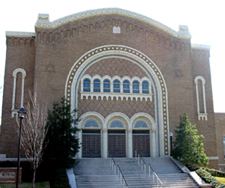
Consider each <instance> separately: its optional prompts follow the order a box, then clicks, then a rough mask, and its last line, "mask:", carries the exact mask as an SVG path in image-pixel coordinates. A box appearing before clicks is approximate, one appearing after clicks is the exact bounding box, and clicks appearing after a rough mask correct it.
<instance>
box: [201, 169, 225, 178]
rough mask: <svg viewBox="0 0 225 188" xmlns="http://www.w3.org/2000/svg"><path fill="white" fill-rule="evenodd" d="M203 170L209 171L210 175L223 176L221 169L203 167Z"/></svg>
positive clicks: (224, 174)
mask: <svg viewBox="0 0 225 188" xmlns="http://www.w3.org/2000/svg"><path fill="white" fill-rule="evenodd" d="M205 170H206V171H207V172H209V173H210V174H212V176H217V177H225V172H223V171H220V170H216V169H212V168H205Z"/></svg>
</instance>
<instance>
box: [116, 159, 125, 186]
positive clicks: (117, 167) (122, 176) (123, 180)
mask: <svg viewBox="0 0 225 188" xmlns="http://www.w3.org/2000/svg"><path fill="white" fill-rule="evenodd" d="M114 167H116V174H117V172H118V175H119V178H121V180H122V186H125V187H128V184H127V182H126V180H125V177H124V175H123V173H122V171H121V169H120V167H119V165H117V164H116V162H115V160H114V159H113V158H112V169H113V170H114Z"/></svg>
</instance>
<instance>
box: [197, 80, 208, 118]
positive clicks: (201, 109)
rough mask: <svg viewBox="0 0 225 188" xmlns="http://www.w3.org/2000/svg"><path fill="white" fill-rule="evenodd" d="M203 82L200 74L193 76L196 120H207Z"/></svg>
mask: <svg viewBox="0 0 225 188" xmlns="http://www.w3.org/2000/svg"><path fill="white" fill-rule="evenodd" d="M205 83H206V82H205V79H204V78H203V77H202V76H197V77H196V78H195V86H196V99H197V112H198V120H207V108H206V93H205Z"/></svg>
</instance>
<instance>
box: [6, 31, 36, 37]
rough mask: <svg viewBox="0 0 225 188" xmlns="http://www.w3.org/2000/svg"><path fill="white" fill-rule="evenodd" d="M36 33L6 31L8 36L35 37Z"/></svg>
mask: <svg viewBox="0 0 225 188" xmlns="http://www.w3.org/2000/svg"><path fill="white" fill-rule="evenodd" d="M35 35H36V34H35V33H33V32H20V31H6V37H19V38H27V37H35Z"/></svg>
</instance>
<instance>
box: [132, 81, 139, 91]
mask: <svg viewBox="0 0 225 188" xmlns="http://www.w3.org/2000/svg"><path fill="white" fill-rule="evenodd" d="M133 93H139V82H138V81H137V80H134V81H133Z"/></svg>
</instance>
